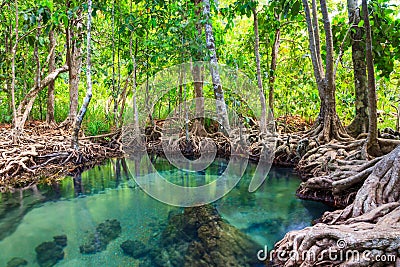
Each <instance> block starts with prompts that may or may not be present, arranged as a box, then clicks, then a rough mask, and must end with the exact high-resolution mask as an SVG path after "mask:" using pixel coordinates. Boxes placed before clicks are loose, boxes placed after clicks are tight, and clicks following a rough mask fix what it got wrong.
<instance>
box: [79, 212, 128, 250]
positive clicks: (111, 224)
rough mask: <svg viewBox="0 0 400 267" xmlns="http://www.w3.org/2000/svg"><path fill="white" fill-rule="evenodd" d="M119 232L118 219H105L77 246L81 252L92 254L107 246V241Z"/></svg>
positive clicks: (114, 237) (115, 236)
mask: <svg viewBox="0 0 400 267" xmlns="http://www.w3.org/2000/svg"><path fill="white" fill-rule="evenodd" d="M120 234H121V224H120V222H119V221H118V220H115V219H113V220H106V221H104V222H102V223H100V224H99V225H97V227H96V231H95V232H94V233H92V234H89V235H88V236H87V238H86V241H84V243H83V245H81V246H80V247H79V250H80V252H81V253H82V254H94V253H97V252H100V251H103V250H105V249H106V248H107V245H108V243H110V242H111V241H112V240H114V239H116V238H117V237H118V236H119V235H120Z"/></svg>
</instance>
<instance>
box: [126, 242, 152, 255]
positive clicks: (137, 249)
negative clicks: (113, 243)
mask: <svg viewBox="0 0 400 267" xmlns="http://www.w3.org/2000/svg"><path fill="white" fill-rule="evenodd" d="M121 249H122V250H123V251H124V253H125V254H126V255H129V256H131V257H133V258H135V259H139V258H142V257H144V256H146V255H147V253H149V252H150V249H149V248H147V247H146V245H145V244H144V243H143V242H141V241H137V240H126V241H125V242H123V243H122V244H121Z"/></svg>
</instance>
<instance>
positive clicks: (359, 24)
mask: <svg viewBox="0 0 400 267" xmlns="http://www.w3.org/2000/svg"><path fill="white" fill-rule="evenodd" d="M357 26H358V27H359V28H362V27H364V20H361V21H360V22H359V23H358V25H357Z"/></svg>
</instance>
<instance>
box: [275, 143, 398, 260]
mask: <svg viewBox="0 0 400 267" xmlns="http://www.w3.org/2000/svg"><path fill="white" fill-rule="evenodd" d="M347 174H350V175H347V176H346V175H344V176H345V178H344V179H340V180H337V181H334V177H340V175H339V174H337V173H336V174H335V175H329V176H328V177H319V179H316V180H314V181H313V184H311V186H314V185H316V186H314V187H318V186H319V187H322V188H332V189H333V192H335V194H337V193H341V195H342V196H343V192H346V189H348V188H349V187H354V183H358V182H360V183H361V182H363V185H362V187H361V188H360V189H359V190H358V192H357V194H356V196H355V199H354V202H353V203H352V204H351V205H349V206H347V207H346V208H345V209H344V210H338V211H335V212H327V213H325V214H324V216H323V217H322V219H321V222H323V223H318V224H316V225H315V226H313V227H308V228H305V229H303V230H300V231H292V232H289V233H287V234H286V236H285V237H284V238H283V239H282V240H281V241H280V242H278V243H277V244H276V246H275V248H276V249H275V251H274V252H273V255H272V256H273V258H274V264H277V266H317V265H323V266H398V265H399V264H400V260H399V256H400V146H398V147H397V148H396V149H395V150H393V151H392V152H391V153H389V154H387V155H386V156H384V157H382V158H377V159H375V160H372V161H370V162H368V163H366V164H364V165H363V166H361V167H360V168H359V169H358V170H356V171H354V172H353V171H350V172H348V173H347ZM310 180H311V179H310ZM342 190H344V191H342ZM367 252H368V253H367ZM289 253H291V254H292V255H293V254H294V255H300V257H297V258H290V257H288V255H289ZM330 253H331V254H330ZM332 253H336V257H335V258H332V257H329V255H332ZM363 253H364V254H363ZM366 253H367V254H366ZM285 255H286V257H284V256H285ZM304 255H305V256H304ZM310 255H311V256H312V257H310ZM338 255H345V256H344V257H343V256H342V257H341V258H339V259H338V257H337V256H338ZM357 255H358V256H360V255H361V256H363V255H364V256H365V255H367V256H365V257H361V258H360V257H356V256H357ZM301 256H303V257H301Z"/></svg>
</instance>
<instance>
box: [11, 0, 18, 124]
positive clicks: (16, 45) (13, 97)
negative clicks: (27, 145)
mask: <svg viewBox="0 0 400 267" xmlns="http://www.w3.org/2000/svg"><path fill="white" fill-rule="evenodd" d="M18 15H19V14H18V0H15V44H14V46H13V48H12V51H11V53H12V60H11V106H12V111H13V122H14V127H15V119H16V117H17V111H16V108H15V105H16V104H15V83H16V79H15V58H16V56H17V48H18V31H19V29H18ZM10 42H11V40H10Z"/></svg>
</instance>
